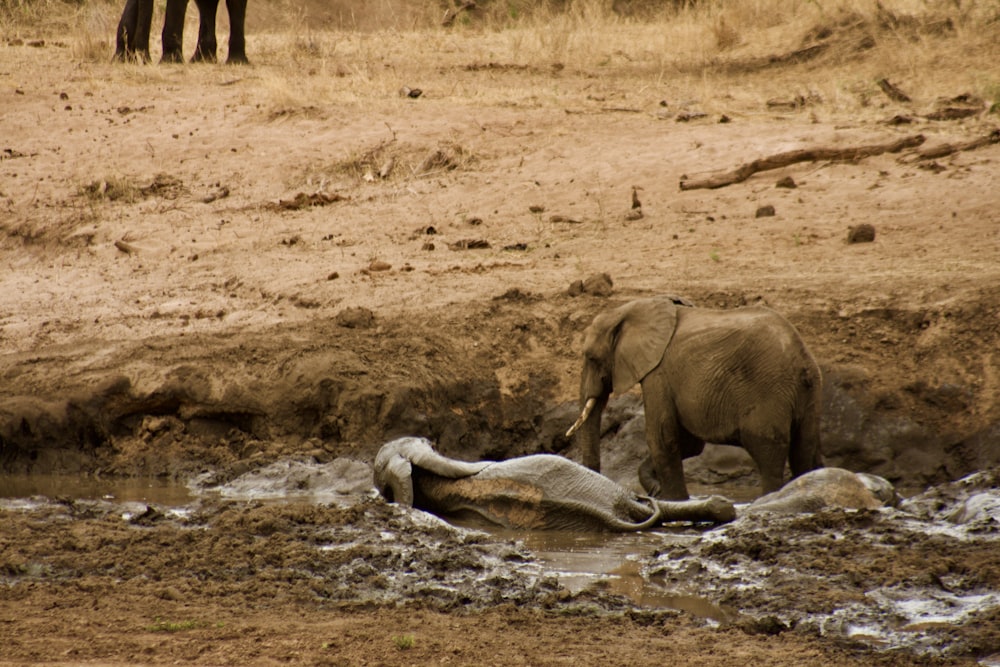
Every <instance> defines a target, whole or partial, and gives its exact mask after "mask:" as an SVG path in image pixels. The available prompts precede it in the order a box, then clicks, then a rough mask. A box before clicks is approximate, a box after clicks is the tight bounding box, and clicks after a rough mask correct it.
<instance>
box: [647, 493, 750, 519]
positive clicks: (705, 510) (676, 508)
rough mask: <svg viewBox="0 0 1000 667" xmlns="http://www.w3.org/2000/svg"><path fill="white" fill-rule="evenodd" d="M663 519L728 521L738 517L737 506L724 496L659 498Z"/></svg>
mask: <svg viewBox="0 0 1000 667" xmlns="http://www.w3.org/2000/svg"><path fill="white" fill-rule="evenodd" d="M656 502H657V503H658V504H659V506H660V515H661V517H662V518H661V520H662V521H664V522H666V521H694V522H707V523H728V522H730V521H732V520H733V519H735V518H736V508H735V507H734V506H733V504H732V503H731V502H730V501H729V500H727V499H725V498H723V497H722V496H708V497H707V498H694V499H691V500H658V501H656Z"/></svg>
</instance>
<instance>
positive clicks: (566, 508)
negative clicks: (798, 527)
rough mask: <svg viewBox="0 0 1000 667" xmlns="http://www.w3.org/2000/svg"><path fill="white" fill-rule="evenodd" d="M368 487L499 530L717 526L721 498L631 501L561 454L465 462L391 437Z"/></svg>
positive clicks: (729, 509) (723, 513)
mask: <svg viewBox="0 0 1000 667" xmlns="http://www.w3.org/2000/svg"><path fill="white" fill-rule="evenodd" d="M374 481H375V487H376V488H377V489H378V490H379V493H381V494H382V496H383V497H385V498H386V499H387V500H389V501H390V502H397V503H400V504H403V505H410V506H413V507H416V508H418V509H422V510H425V511H428V512H433V513H434V514H439V515H443V516H451V517H461V516H463V515H472V516H477V517H479V518H481V519H485V520H486V521H488V522H489V523H492V524H495V525H499V526H504V527H506V528H523V529H533V530H606V531H619V532H625V531H637V530H645V529H647V528H653V527H655V526H658V525H660V524H662V523H666V522H670V521H692V522H711V523H723V522H726V521H732V520H733V519H734V518H735V516H736V512H735V509H734V508H733V504H732V503H731V502H729V501H728V500H726V499H725V498H722V497H719V496H711V497H709V498H705V499H700V500H687V501H678V502H670V501H662V500H654V499H652V498H646V497H641V496H637V495H636V494H634V493H632V492H631V491H628V490H627V489H625V488H624V487H622V486H620V485H618V484H617V483H616V482H614V481H612V480H610V479H608V478H607V477H604V476H603V475H601V474H600V473H596V472H594V471H593V470H589V469H587V468H585V467H583V466H582V465H580V464H578V463H575V462H573V461H570V460H569V459H566V458H563V457H561V456H555V455H551V454H537V455H534V456H523V457H520V458H515V459H510V460H508V461H499V462H496V461H478V462H474V463H469V462H465V461H456V460H454V459H449V458H446V457H444V456H441V455H440V454H438V453H437V452H435V451H434V449H433V448H432V447H431V444H430V442H428V441H427V440H425V439H423V438H399V439H397V440H393V441H391V442H388V443H386V444H385V445H383V446H382V448H381V449H380V450H379V452H378V454H377V455H376V456H375V465H374Z"/></svg>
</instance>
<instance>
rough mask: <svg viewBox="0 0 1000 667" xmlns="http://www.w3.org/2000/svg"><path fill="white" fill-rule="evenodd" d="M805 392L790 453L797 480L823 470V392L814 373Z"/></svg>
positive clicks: (810, 374) (793, 431)
mask: <svg viewBox="0 0 1000 667" xmlns="http://www.w3.org/2000/svg"><path fill="white" fill-rule="evenodd" d="M818 372H819V370H818V369H817V370H816V373H817V374H818ZM802 381H803V384H804V385H806V386H805V391H804V392H803V398H802V400H801V403H802V405H800V406H799V409H798V411H797V412H798V418H797V419H796V420H795V422H794V423H793V424H792V434H791V436H792V437H791V442H790V447H789V450H788V464H789V467H791V469H792V477H793V478H794V477H798V476H799V475H802V474H805V473H807V472H809V471H810V470H815V469H816V468H822V467H823V454H822V449H821V447H820V435H819V418H820V410H821V409H822V401H823V396H822V394H823V388H822V385H821V380H820V378H819V377H818V376H817V377H814V376H813V373H806V374H805V377H803V380H802Z"/></svg>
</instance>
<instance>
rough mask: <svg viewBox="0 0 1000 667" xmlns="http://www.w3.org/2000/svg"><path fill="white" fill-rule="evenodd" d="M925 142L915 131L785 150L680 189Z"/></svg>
mask: <svg viewBox="0 0 1000 667" xmlns="http://www.w3.org/2000/svg"><path fill="white" fill-rule="evenodd" d="M922 143H924V135H922V134H915V135H912V136H909V137H903V138H902V139H896V140H895V141H890V142H887V143H883V144H868V145H865V146H852V147H848V148H824V147H820V148H805V149H801V150H795V151H786V152H784V153H778V154H776V155H771V156H769V157H764V158H760V159H758V160H754V161H753V162H747V163H746V164H743V165H740V166H739V167H737V168H736V169H734V170H732V171H727V172H723V173H719V174H715V175H712V176H707V177H705V178H701V179H687V178H686V177H682V178H681V184H680V185H681V190H698V189H701V188H707V189H714V188H723V187H725V186H727V185H732V184H734V183H742V182H743V181H745V180H747V179H748V178H750V177H751V176H753V175H754V174H756V173H757V172H761V171H769V170H771V169H780V168H781V167H787V166H788V165H790V164H795V163H797V162H816V161H821V160H828V161H834V162H840V161H855V160H861V159H864V158H866V157H872V156H873V155H881V154H882V153H898V152H899V151H901V150H904V149H907V148H915V147H917V146H919V145H920V144H922Z"/></svg>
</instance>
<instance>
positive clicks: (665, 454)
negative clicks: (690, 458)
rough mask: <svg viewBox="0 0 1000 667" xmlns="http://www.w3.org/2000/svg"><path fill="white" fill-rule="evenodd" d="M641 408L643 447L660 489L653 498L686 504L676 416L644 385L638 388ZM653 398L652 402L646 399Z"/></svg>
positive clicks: (666, 403) (680, 432) (680, 430)
mask: <svg viewBox="0 0 1000 667" xmlns="http://www.w3.org/2000/svg"><path fill="white" fill-rule="evenodd" d="M642 394H643V406H644V410H645V414H646V444H647V445H648V446H649V456H650V459H652V462H653V470H655V471H656V479H657V480H658V481H659V484H660V488H659V493H658V494H657V497H659V498H663V499H665V500H687V499H688V492H687V485H686V484H685V482H684V465H683V463H682V458H683V457H682V454H681V452H682V447H681V444H682V438H683V437H684V434H683V433H682V428H681V426H680V424H679V423H678V420H677V416H676V415H675V414H674V412H673V410H672V409H671V408H669V401H667V400H665V397H664V396H663V395H662V392H659V391H656V392H651V391H649V389H648V388H647V386H646V385H645V384H643V388H642ZM649 394H653V395H654V398H651V399H650V398H647V396H648V395H649Z"/></svg>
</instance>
